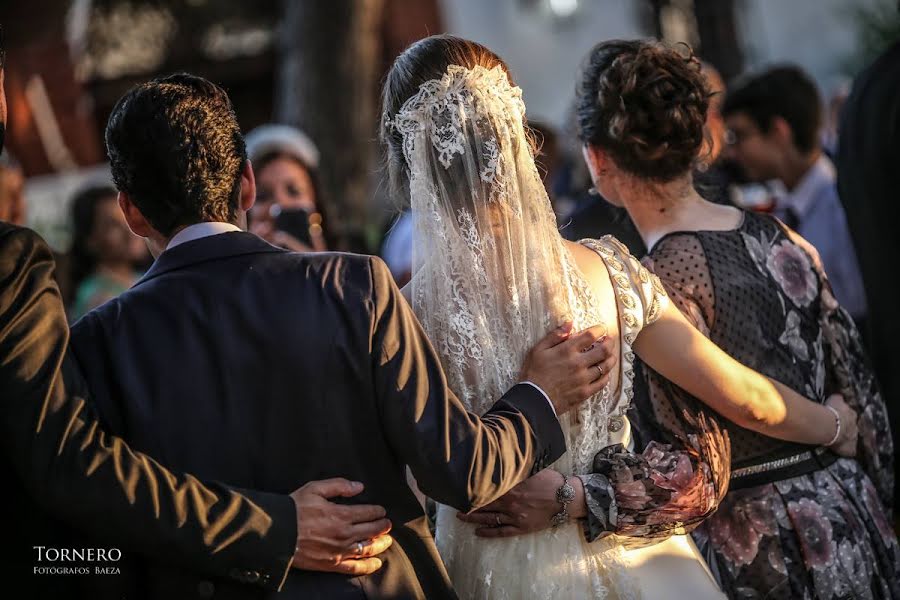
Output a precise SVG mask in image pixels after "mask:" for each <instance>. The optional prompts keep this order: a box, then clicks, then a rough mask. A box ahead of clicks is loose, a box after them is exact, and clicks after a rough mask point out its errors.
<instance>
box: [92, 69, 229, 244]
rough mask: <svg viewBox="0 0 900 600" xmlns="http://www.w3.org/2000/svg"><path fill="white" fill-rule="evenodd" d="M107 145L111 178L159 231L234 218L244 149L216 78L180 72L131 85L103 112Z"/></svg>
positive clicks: (173, 230) (174, 229) (163, 232)
mask: <svg viewBox="0 0 900 600" xmlns="http://www.w3.org/2000/svg"><path fill="white" fill-rule="evenodd" d="M106 147H107V152H108V154H109V161H110V164H111V168H112V176H113V181H115V183H116V186H117V187H118V188H119V190H120V191H122V192H125V193H126V194H128V196H129V197H130V198H131V201H132V202H134V204H135V205H136V206H137V208H138V210H140V211H141V214H143V215H144V217H145V218H146V219H147V220H148V221H149V222H150V224H151V225H152V226H153V227H154V229H156V230H157V231H159V232H160V233H161V234H163V235H165V236H167V237H168V236H171V235H172V234H173V233H174V232H175V231H176V230H177V229H178V228H179V227H182V226H187V225H191V224H194V223H200V222H204V221H224V222H229V223H230V222H233V221H234V220H235V219H236V216H237V208H238V194H239V192H240V181H241V171H242V169H243V167H244V164H245V162H246V161H247V150H246V147H245V146H244V138H243V136H242V135H241V130H240V127H238V123H237V118H236V117H235V114H234V108H233V107H232V105H231V101H230V100H229V99H228V95H227V94H226V93H225V91H224V90H223V89H222V88H220V87H219V86H217V85H216V84H214V83H212V82H210V81H207V80H206V79H203V78H202V77H196V76H194V75H189V74H187V73H179V74H176V75H170V76H168V77H163V78H160V79H154V80H153V81H150V82H148V83H143V84H141V85H138V86H136V87H134V88H132V89H131V90H130V91H129V92H128V93H127V94H125V95H124V96H123V97H122V98H121V99H120V100H119V102H118V103H117V104H116V106H115V108H113V111H112V114H111V115H110V117H109V122H108V123H107V125H106Z"/></svg>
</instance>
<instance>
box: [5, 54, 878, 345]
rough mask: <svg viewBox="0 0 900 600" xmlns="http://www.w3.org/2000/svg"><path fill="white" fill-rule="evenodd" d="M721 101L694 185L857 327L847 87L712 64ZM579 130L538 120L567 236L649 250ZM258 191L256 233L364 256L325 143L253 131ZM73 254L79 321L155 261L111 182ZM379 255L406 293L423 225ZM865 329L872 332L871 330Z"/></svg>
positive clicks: (860, 291) (75, 218) (399, 233)
mask: <svg viewBox="0 0 900 600" xmlns="http://www.w3.org/2000/svg"><path fill="white" fill-rule="evenodd" d="M703 71H704V74H705V75H706V77H707V79H708V81H709V85H710V88H711V89H712V90H714V97H713V98H712V101H711V107H710V110H709V114H708V120H707V125H708V141H707V148H706V150H705V151H704V152H703V153H702V155H701V156H700V158H699V160H698V161H697V164H696V169H695V174H694V181H695V186H696V187H697V190H698V191H700V192H701V194H702V195H703V196H704V197H706V198H707V199H710V200H713V201H715V202H718V203H723V204H732V205H736V206H738V207H741V208H746V209H750V210H756V211H764V212H771V213H774V214H775V215H776V216H778V217H779V218H780V219H781V220H782V221H784V222H785V223H786V224H787V225H788V226H790V227H792V228H793V229H795V230H796V231H798V232H799V233H800V234H801V235H803V236H804V237H806V238H807V239H808V240H809V241H811V242H812V243H813V245H815V246H816V247H817V248H818V250H819V252H820V254H821V256H822V259H823V262H824V266H825V270H826V272H827V274H828V276H829V278H830V280H831V283H832V286H833V287H834V289H835V293H836V295H837V298H838V299H839V301H840V302H841V304H842V305H843V306H845V307H846V308H847V309H848V310H849V311H850V313H851V314H852V315H853V317H854V318H855V319H856V320H857V322H858V323H859V324H860V325H863V324H864V321H865V318H866V312H867V311H866V298H865V291H864V286H863V281H862V277H861V273H860V269H859V265H858V264H857V259H856V254H855V250H854V246H853V243H852V238H851V235H850V232H849V230H848V226H847V219H846V217H845V214H844V209H843V207H842V205H841V202H840V199H839V197H838V194H837V184H836V181H837V173H836V169H835V166H834V163H833V158H834V156H835V152H836V150H837V140H838V135H839V123H840V118H839V117H840V112H841V107H842V106H843V102H844V100H845V99H846V97H847V94H848V91H849V87H848V85H847V84H842V85H840V86H838V87H837V88H836V89H835V90H834V93H833V95H832V97H830V98H828V99H827V100H823V99H822V98H821V96H820V94H819V90H818V88H817V87H816V84H815V83H814V82H813V81H812V79H811V78H810V77H809V76H808V75H807V74H806V73H804V72H803V71H802V70H801V69H800V68H798V67H795V66H777V67H773V68H770V69H768V70H766V71H764V72H760V73H753V74H749V75H747V76H745V77H742V78H738V79H737V80H735V81H733V82H731V83H730V84H729V85H726V84H725V82H724V81H723V79H722V77H721V76H720V75H719V73H718V72H717V71H716V69H715V68H714V67H712V66H711V65H709V64H704V66H703ZM570 121H571V123H568V124H566V125H565V126H563V127H561V128H559V129H555V128H554V127H552V126H551V125H549V124H546V123H537V122H532V123H531V124H530V127H531V129H532V132H533V136H534V141H535V146H536V148H538V162H539V164H540V167H541V169H542V173H543V175H544V183H545V186H546V188H547V191H548V193H549V195H550V198H551V200H552V202H553V205H554V207H555V209H556V212H557V215H558V217H559V225H560V227H561V229H562V231H563V233H564V235H565V237H567V238H569V239H572V240H577V239H581V238H587V237H600V236H602V235H605V234H612V235H614V236H616V237H617V238H619V239H620V240H622V241H623V242H624V243H625V244H626V245H627V246H628V248H629V249H630V250H631V252H632V253H634V254H635V255H636V256H641V255H643V254H645V253H646V248H644V245H643V243H642V242H641V239H640V236H639V235H638V233H637V231H636V230H635V228H634V225H633V224H632V223H631V221H630V220H629V218H628V215H627V214H626V213H625V211H624V210H623V209H622V208H619V207H616V206H613V205H612V204H609V203H608V202H606V201H605V200H604V199H603V198H602V197H600V196H599V195H598V194H597V193H596V192H595V190H593V189H591V188H590V177H589V174H588V172H587V169H586V167H585V166H584V161H583V160H582V157H581V148H580V145H579V144H578V142H577V140H576V138H575V134H574V131H575V123H574V111H573V112H572V117H571V118H570ZM246 142H247V148H248V156H249V157H250V160H251V162H252V165H253V171H254V175H255V177H256V183H257V186H258V194H257V200H256V205H255V206H254V207H253V209H252V211H251V212H250V216H249V219H250V222H249V229H250V231H251V232H253V233H255V234H257V235H259V236H260V237H262V238H263V239H265V240H267V241H268V242H270V243H272V244H275V245H277V246H280V247H284V248H288V249H290V250H295V251H313V252H318V251H325V250H357V249H358V248H350V247H348V246H347V245H346V244H344V243H342V240H340V239H338V237H337V236H336V235H334V233H333V232H334V231H336V230H337V228H334V227H330V225H332V223H331V222H330V221H329V219H328V216H327V215H328V208H329V201H328V198H326V197H324V195H323V190H322V186H321V185H320V184H319V177H318V167H319V152H318V149H317V148H316V143H315V141H314V140H312V139H310V137H309V136H307V135H306V134H305V133H304V132H302V131H299V130H297V129H295V128H292V127H289V126H286V125H278V124H270V125H263V126H261V127H258V128H256V129H254V130H252V131H250V132H247V134H246ZM24 190H25V186H24V179H23V175H22V171H21V169H20V168H19V167H18V165H17V164H16V162H15V160H14V158H12V157H10V156H9V155H8V154H4V155H3V156H2V158H0V220H3V221H8V222H11V223H18V224H25V223H26V217H27V214H26V213H27V208H26V207H27V199H26V198H25V197H24V194H25V192H24ZM69 207H70V208H69V215H70V217H69V218H70V221H69V229H70V231H71V233H72V236H71V245H70V247H69V249H68V252H65V253H62V254H61V255H60V256H58V259H59V261H58V263H59V266H58V269H57V270H58V273H57V277H58V281H59V284H60V287H61V289H62V290H63V293H64V297H65V298H66V300H67V306H68V310H69V315H70V319H72V320H76V319H77V318H78V317H80V316H81V315H83V314H84V313H86V312H88V311H89V310H91V309H92V308H94V307H96V306H98V305H100V304H102V303H103V302H105V301H107V300H108V299H110V298H112V297H114V296H116V295H118V294H119V293H121V292H122V291H124V290H126V289H128V288H129V287H130V286H131V285H132V284H134V282H135V281H137V279H138V278H139V277H140V275H141V273H142V272H143V271H144V270H146V268H147V267H148V266H149V264H150V263H151V262H152V257H151V256H150V255H149V253H148V251H147V250H146V248H145V247H144V244H143V243H142V241H141V240H140V239H138V238H136V237H135V236H134V235H132V234H131V233H130V231H129V230H128V227H127V225H126V224H125V221H124V218H123V217H122V214H121V211H119V210H118V208H117V202H116V190H115V189H114V188H113V187H112V186H111V185H110V184H108V183H105V182H104V183H101V184H89V185H87V186H86V187H84V188H83V189H81V190H79V191H77V192H76V193H75V194H74V196H73V197H72V198H71V200H70V202H69ZM381 230H382V231H383V232H384V236H383V239H382V241H381V242H380V244H379V252H378V253H379V254H380V255H381V256H382V257H383V258H384V259H385V261H386V262H387V264H388V266H389V267H390V269H391V272H392V273H393V274H394V277H395V279H396V280H397V282H398V284H400V285H404V284H405V283H406V282H407V281H408V280H409V278H410V275H411V269H412V264H413V263H412V221H411V219H410V218H409V215H408V214H407V213H404V212H400V213H399V214H398V215H396V216H393V217H389V218H388V219H386V222H385V223H384V224H383V225H382V226H381ZM861 329H863V331H865V328H864V327H861Z"/></svg>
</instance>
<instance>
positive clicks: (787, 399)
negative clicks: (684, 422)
mask: <svg viewBox="0 0 900 600" xmlns="http://www.w3.org/2000/svg"><path fill="white" fill-rule="evenodd" d="M755 378H758V379H759V381H758V382H757V383H756V384H755V385H753V389H752V391H751V392H750V393H751V394H753V395H754V396H755V397H756V400H755V401H753V402H752V403H751V405H750V406H752V407H754V408H752V409H751V410H748V411H746V412H745V415H746V416H745V418H743V419H740V420H739V421H736V422H737V424H738V425H740V426H742V427H745V428H746V429H750V430H752V431H755V432H757V433H761V434H763V435H767V436H769V437H774V438H778V439H782V440H788V441H791V442H798V443H801V444H815V445H826V444H828V443H829V442H831V441H832V440H833V439H834V437H835V433H836V432H837V421H836V419H835V416H834V413H833V412H832V411H831V410H829V409H827V408H826V407H825V406H823V405H821V404H818V403H816V402H813V401H812V400H809V399H807V398H805V397H803V396H801V395H800V394H798V393H797V392H795V391H794V390H792V389H791V388H789V387H787V386H786V385H784V384H783V383H780V382H778V381H775V380H772V379H763V378H762V377H761V376H758V375H755ZM766 407H768V408H766Z"/></svg>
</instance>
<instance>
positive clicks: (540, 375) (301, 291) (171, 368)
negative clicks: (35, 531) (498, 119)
mask: <svg viewBox="0 0 900 600" xmlns="http://www.w3.org/2000/svg"><path fill="white" fill-rule="evenodd" d="M107 145H108V150H109V155H110V160H111V165H112V171H113V177H114V179H115V181H116V185H117V187H118V188H119V190H120V195H119V204H120V207H121V208H122V210H123V212H124V214H125V217H126V219H127V220H128V223H129V225H130V227H131V228H132V230H133V231H134V232H135V233H137V234H138V235H140V236H142V237H145V238H147V239H148V241H149V243H150V245H151V248H153V249H154V253H155V254H156V255H158V259H157V261H156V263H155V264H154V265H153V267H152V268H151V270H150V271H149V272H148V273H147V274H146V275H145V276H144V278H143V279H142V280H141V281H140V282H138V283H137V284H136V285H135V287H134V288H133V289H132V290H130V291H129V292H127V293H125V294H123V295H122V296H121V297H119V298H118V299H117V300H114V301H112V302H109V303H107V304H106V305H104V306H103V307H101V308H100V309H98V310H96V311H94V312H92V313H89V314H88V315H87V316H85V317H84V318H83V319H82V320H81V321H79V322H78V323H77V324H76V325H75V326H74V327H73V330H72V347H73V350H74V353H75V355H76V357H77V359H78V362H79V364H80V366H81V367H82V369H83V371H84V373H85V375H86V377H87V379H88V383H89V386H90V388H91V390H92V392H93V393H94V395H95V398H96V402H97V404H98V407H99V409H100V412H101V415H103V417H104V418H105V420H106V422H107V424H108V425H109V426H110V428H111V429H112V430H113V431H115V432H117V433H119V434H121V435H122V436H123V437H124V438H126V439H127V440H129V442H130V443H131V444H133V446H134V447H135V448H137V449H140V450H143V451H146V452H148V453H152V454H153V455H155V456H158V457H159V458H160V459H162V460H163V461H165V462H166V464H169V465H171V466H172V467H174V468H180V469H185V470H189V471H191V472H193V473H196V474H197V475H198V476H200V477H209V478H214V479H218V480H221V481H225V482H228V483H230V484H232V485H235V486H239V487H246V488H253V489H262V490H269V491H274V492H279V491H290V490H292V489H294V488H296V487H297V485H298V484H300V483H303V482H306V481H310V480H314V479H323V478H326V477H330V476H334V475H341V476H346V477H350V478H353V479H356V480H359V481H361V482H363V483H364V484H365V491H364V492H363V493H362V494H360V495H359V496H358V497H356V498H354V499H353V501H354V502H368V503H374V504H379V505H382V506H384V507H385V508H386V510H387V513H388V518H389V519H390V520H391V522H392V523H393V530H392V532H391V535H392V537H393V540H394V541H393V545H392V546H391V547H390V548H388V550H387V551H386V552H384V554H383V555H382V557H383V560H384V566H383V567H382V569H380V570H379V571H377V572H376V573H374V574H372V575H368V576H363V577H356V578H351V577H347V576H343V575H338V574H333V573H314V572H310V571H299V570H297V571H293V572H291V573H290V574H289V576H288V580H287V582H286V584H285V586H284V588H283V590H282V593H284V594H286V595H287V596H293V597H298V598H299V597H302V598H387V597H390V598H429V599H431V598H441V597H454V594H453V591H452V588H451V587H450V583H449V581H448V578H447V574H446V572H445V570H444V569H443V566H442V565H441V562H440V559H439V557H438V555H437V552H436V550H435V547H434V543H433V540H432V538H431V536H430V534H429V531H428V527H427V522H426V518H425V516H424V514H423V511H422V508H421V506H420V504H419V503H418V501H417V500H416V498H415V496H414V495H413V493H412V491H411V490H410V489H409V487H408V486H407V484H406V478H405V472H406V466H407V465H408V466H409V468H410V470H411V471H412V473H413V474H414V475H415V477H416V479H417V481H418V483H419V487H420V488H421V489H422V491H423V492H424V493H425V494H427V495H429V496H430V497H432V498H434V499H435V500H437V501H439V502H442V503H445V504H449V505H452V506H454V507H456V508H458V509H460V510H463V511H468V510H471V509H474V508H476V507H478V506H481V505H483V504H485V503H488V502H490V501H492V500H493V499H495V498H497V497H499V496H500V495H501V494H503V493H504V492H505V491H506V490H508V489H509V488H511V487H512V486H513V485H515V484H516V483H518V482H519V481H521V480H523V479H525V478H526V477H528V476H529V474H532V473H535V472H537V471H538V470H541V469H543V468H544V467H545V466H547V465H549V464H550V463H551V462H553V461H554V460H556V458H558V457H559V456H560V455H561V454H562V453H563V452H564V451H565V442H564V438H563V435H562V431H561V429H560V425H559V422H558V420H557V417H556V414H557V413H561V412H564V411H566V410H568V409H569V408H571V406H573V405H574V404H577V403H578V402H580V401H581V400H584V399H585V398H587V397H589V396H590V395H591V394H592V393H594V392H595V391H598V390H599V389H601V388H602V386H603V385H605V383H606V379H607V377H608V373H609V372H610V370H611V367H612V366H613V364H614V362H615V359H614V357H613V353H612V352H610V351H609V350H610V348H609V347H608V345H607V344H608V343H601V344H595V343H594V342H595V341H596V338H595V337H594V336H595V335H596V333H595V332H593V331H590V330H589V331H587V332H582V333H580V334H577V335H572V336H567V335H565V333H561V332H559V331H557V332H555V333H553V334H551V335H549V336H548V337H547V338H545V340H543V341H542V342H541V343H539V344H538V346H537V347H536V348H535V349H533V350H532V351H531V353H530V354H529V356H528V357H527V359H526V365H525V368H524V369H523V373H522V381H523V382H524V383H522V384H519V385H516V386H514V387H513V388H512V389H510V390H509V391H508V392H507V393H506V394H505V395H504V396H503V397H502V398H500V399H499V400H498V401H497V403H496V404H495V405H494V407H493V408H492V409H491V410H490V411H489V412H488V413H487V414H486V415H484V416H483V417H478V416H476V415H473V414H470V413H467V412H466V411H465V410H464V409H463V407H462V405H461V404H460V402H459V401H458V400H457V399H456V398H455V397H454V396H453V394H452V392H450V390H449V389H448V388H447V385H446V380H445V378H444V375H443V373H442V371H441V367H440V363H439V361H438V358H437V356H436V354H435V352H434V350H433V349H432V347H431V346H430V344H429V343H428V340H427V339H426V338H425V336H424V334H423V332H422V330H421V328H420V327H419V325H418V323H417V321H416V319H415V317H414V316H413V315H412V312H411V310H410V308H409V306H408V305H407V304H406V302H405V300H404V299H403V298H402V296H401V295H400V292H399V290H398V289H397V288H396V286H395V285H394V284H393V282H392V279H391V276H390V273H389V272H388V270H387V268H386V267H385V265H384V264H383V263H382V262H381V261H380V260H379V259H377V258H373V257H364V256H354V255H349V254H295V253H290V252H286V251H284V250H281V249H278V248H275V247H272V246H270V245H268V244H266V243H265V242H263V241H262V240H260V239H259V238H257V237H255V236H253V235H250V234H247V233H245V232H243V231H241V230H240V227H239V226H242V225H244V223H245V213H246V211H247V210H248V209H249V208H250V207H251V206H252V204H253V201H254V196H255V183H254V179H253V173H252V170H251V168H250V165H249V163H248V161H247V160H246V153H245V149H244V143H243V138H242V137H241V134H240V131H239V128H238V126H237V123H236V120H235V117H234V113H233V110H232V107H231V104H230V102H229V100H228V98H227V96H226V95H225V93H224V92H223V91H222V90H221V89H220V88H218V87H216V86H215V85H213V84H212V83H210V82H208V81H206V80H203V79H200V78H197V77H193V76H190V75H175V76H172V77H168V78H165V79H162V80H157V81H154V82H151V83H148V84H144V85H141V86H138V87H136V88H135V89H133V90H132V91H130V92H129V93H128V94H126V95H125V97H123V98H122V100H120V102H119V103H118V105H117V106H116V107H115V109H114V110H113V113H112V116H111V117H110V120H109V124H108V126H107ZM597 367H600V368H599V369H598V368H597ZM196 501H197V502H203V498H196ZM364 541H365V540H353V539H348V540H347V542H348V546H353V545H354V544H355V543H356V542H364ZM144 569H145V570H144V580H143V581H140V582H139V583H138V588H139V589H141V590H143V591H145V592H146V593H147V595H149V596H151V597H158V598H176V597H177V598H182V597H190V596H193V595H196V594H197V591H198V590H206V591H209V590H211V589H214V590H216V592H217V594H218V593H219V592H222V593H224V594H225V595H228V596H231V595H233V596H235V597H247V596H250V595H252V594H254V593H255V592H256V589H258V588H252V587H249V586H241V585H239V584H234V583H232V582H230V581H229V580H224V579H223V580H216V581H208V582H207V581H200V580H199V578H198V577H197V576H195V575H194V574H192V573H188V572H183V571H176V570H175V569H172V568H169V567H166V566H163V565H160V564H156V563H146V564H145V565H144ZM243 577H244V580H245V581H246V583H248V584H249V583H254V582H255V581H256V580H257V579H258V578H259V577H260V575H259V574H257V573H253V572H248V573H245V574H243Z"/></svg>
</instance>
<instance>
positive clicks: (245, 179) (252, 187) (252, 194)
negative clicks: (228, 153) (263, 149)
mask: <svg viewBox="0 0 900 600" xmlns="http://www.w3.org/2000/svg"><path fill="white" fill-rule="evenodd" d="M238 202H239V207H240V209H241V210H242V211H244V212H247V211H248V210H250V209H251V208H253V204H254V203H255V202H256V177H255V176H254V175H253V165H251V164H250V159H249V158H248V159H247V161H246V162H244V168H243V169H242V170H241V193H240V196H239V198H238Z"/></svg>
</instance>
